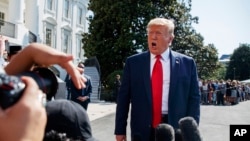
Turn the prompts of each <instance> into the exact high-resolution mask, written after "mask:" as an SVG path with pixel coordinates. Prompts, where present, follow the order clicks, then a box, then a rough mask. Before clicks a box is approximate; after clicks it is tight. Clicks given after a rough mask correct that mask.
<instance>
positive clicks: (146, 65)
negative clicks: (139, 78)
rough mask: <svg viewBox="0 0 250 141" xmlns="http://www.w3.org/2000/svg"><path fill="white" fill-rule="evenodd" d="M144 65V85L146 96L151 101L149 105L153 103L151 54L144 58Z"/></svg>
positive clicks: (146, 54)
mask: <svg viewBox="0 0 250 141" xmlns="http://www.w3.org/2000/svg"><path fill="white" fill-rule="evenodd" d="M142 61H143V64H144V65H142V66H143V67H144V68H143V70H145V71H143V72H144V74H143V79H144V85H145V89H146V96H147V99H148V101H149V103H151V99H152V98H151V91H152V90H151V75H150V61H151V60H150V53H149V52H147V53H145V55H144V57H143V58H142Z"/></svg>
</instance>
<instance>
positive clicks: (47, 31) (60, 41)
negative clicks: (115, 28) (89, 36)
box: [0, 0, 92, 78]
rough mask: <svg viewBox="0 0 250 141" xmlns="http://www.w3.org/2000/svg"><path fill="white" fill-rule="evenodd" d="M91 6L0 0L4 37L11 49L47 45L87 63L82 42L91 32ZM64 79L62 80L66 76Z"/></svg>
mask: <svg viewBox="0 0 250 141" xmlns="http://www.w3.org/2000/svg"><path fill="white" fill-rule="evenodd" d="M88 3H89V0H0V34H1V35H3V36H6V37H7V38H8V40H9V42H10V45H12V44H13V45H21V46H22V47H25V46H26V45H28V44H30V43H32V42H38V43H43V44H47V45H49V46H51V47H53V48H55V49H56V50H59V51H62V52H65V53H67V54H72V55H73V56H74V58H75V60H74V63H77V62H79V61H84V60H85V58H84V57H83V56H84V50H83V49H82V41H81V40H82V34H83V33H85V32H88V22H89V21H88V16H89V12H88V9H87V8H88ZM90 16H92V15H90ZM47 59H49V58H47ZM58 69H59V67H58ZM58 71H62V70H58ZM62 75H63V76H60V77H61V78H63V77H64V76H65V72H64V73H63V74H62Z"/></svg>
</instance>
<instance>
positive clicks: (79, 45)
mask: <svg viewBox="0 0 250 141" xmlns="http://www.w3.org/2000/svg"><path fill="white" fill-rule="evenodd" d="M77 37H78V38H77V40H76V55H77V57H78V58H79V59H80V58H81V53H82V49H81V48H82V38H81V36H80V35H79V36H77Z"/></svg>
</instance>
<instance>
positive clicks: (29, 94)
mask: <svg viewBox="0 0 250 141" xmlns="http://www.w3.org/2000/svg"><path fill="white" fill-rule="evenodd" d="M22 81H23V82H24V83H25V84H26V88H25V90H24V93H23V95H22V97H21V98H20V99H19V100H18V101H17V103H15V104H14V105H13V106H11V107H9V108H7V109H5V110H4V111H3V110H2V109H0V125H1V126H0V133H1V135H0V140H6V141H17V140H27V141H41V140H42V139H43V136H44V130H45V125H46V122H47V117H46V111H45V108H44V106H43V105H42V103H41V101H40V100H39V98H38V97H39V95H41V94H42V91H41V90H40V89H39V88H38V86H37V84H36V82H35V81H34V80H33V79H32V78H29V77H22Z"/></svg>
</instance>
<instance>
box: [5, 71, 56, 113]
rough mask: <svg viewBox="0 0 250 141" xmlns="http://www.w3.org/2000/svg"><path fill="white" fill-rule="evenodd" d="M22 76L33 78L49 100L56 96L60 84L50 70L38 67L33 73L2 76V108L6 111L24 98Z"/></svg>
mask: <svg viewBox="0 0 250 141" xmlns="http://www.w3.org/2000/svg"><path fill="white" fill-rule="evenodd" d="M21 76H30V77H32V78H33V79H34V80H35V81H36V83H37V85H38V86H39V89H41V90H42V91H43V93H45V94H46V98H47V100H51V99H52V97H54V96H55V94H56V92H57V89H58V82H57V78H56V76H55V74H54V73H53V72H52V71H51V70H50V69H48V68H44V67H38V68H35V69H34V70H33V71H28V72H24V73H21V74H19V75H17V76H13V75H7V74H4V73H1V74H0V106H1V108H2V109H6V108H8V107H10V106H12V105H14V104H15V103H16V102H17V101H18V100H19V98H20V97H21V96H22V94H23V91H24V89H25V83H23V82H22V81H21V79H20V77H21Z"/></svg>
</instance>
